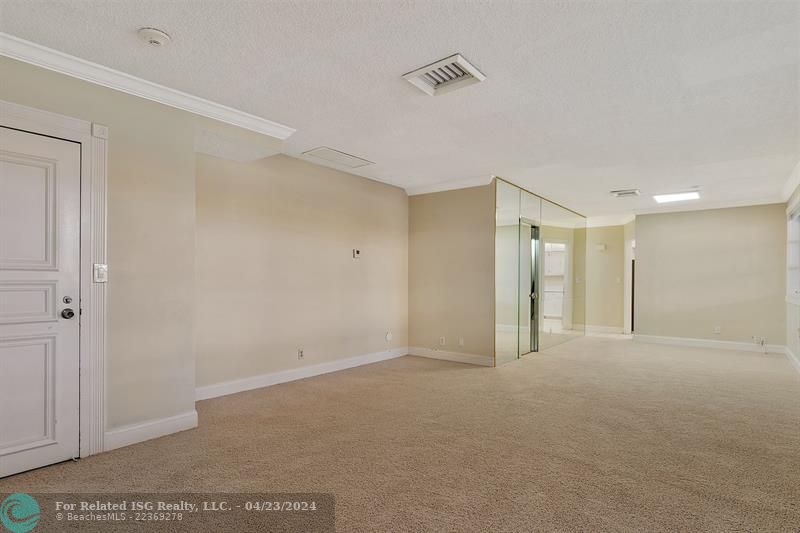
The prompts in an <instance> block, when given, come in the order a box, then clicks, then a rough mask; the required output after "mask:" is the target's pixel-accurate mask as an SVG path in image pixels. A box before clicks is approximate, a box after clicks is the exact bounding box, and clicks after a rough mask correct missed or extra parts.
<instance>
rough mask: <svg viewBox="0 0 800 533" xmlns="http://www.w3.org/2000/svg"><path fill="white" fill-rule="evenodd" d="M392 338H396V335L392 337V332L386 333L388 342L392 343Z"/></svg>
mask: <svg viewBox="0 0 800 533" xmlns="http://www.w3.org/2000/svg"><path fill="white" fill-rule="evenodd" d="M392 338H394V335H392V332H391V331H387V332H386V342H392Z"/></svg>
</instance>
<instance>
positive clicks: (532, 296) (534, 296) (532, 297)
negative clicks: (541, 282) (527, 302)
mask: <svg viewBox="0 0 800 533" xmlns="http://www.w3.org/2000/svg"><path fill="white" fill-rule="evenodd" d="M535 299H536V293H535V292H532V293H531V300H535Z"/></svg>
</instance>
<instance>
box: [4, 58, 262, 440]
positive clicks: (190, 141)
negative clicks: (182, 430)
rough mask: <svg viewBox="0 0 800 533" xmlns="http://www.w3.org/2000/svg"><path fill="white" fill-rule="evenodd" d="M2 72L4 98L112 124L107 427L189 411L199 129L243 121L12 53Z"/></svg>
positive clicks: (191, 406) (191, 401)
mask: <svg viewBox="0 0 800 533" xmlns="http://www.w3.org/2000/svg"><path fill="white" fill-rule="evenodd" d="M0 79H2V83H0V99H3V100H7V101H11V102H15V103H18V104H22V105H27V106H31V107H35V108H39V109H43V110H47V111H52V112H55V113H61V114H64V115H68V116H71V117H75V118H80V119H84V120H89V121H93V122H99V123H102V124H105V125H107V126H108V127H109V128H110V137H109V154H108V156H109V157H108V165H109V169H108V180H109V183H108V187H109V188H108V232H109V233H108V257H109V268H110V271H109V285H108V297H109V321H110V325H109V328H110V329H109V337H108V339H109V340H108V342H109V350H108V360H107V366H106V370H107V381H106V388H107V406H106V407H107V417H108V427H107V429H113V428H115V427H119V426H123V425H126V424H130V423H135V422H142V421H145V420H149V419H155V418H163V417H168V416H173V415H176V414H179V413H184V412H187V411H191V410H193V409H194V373H195V370H194V355H193V344H192V343H193V321H192V314H193V311H194V260H195V245H194V227H195V205H194V204H195V181H194V172H195V160H194V131H195V128H196V127H197V126H198V125H203V126H204V127H211V128H214V129H220V130H223V131H226V132H228V133H231V132H234V131H236V132H239V131H240V130H238V128H233V127H231V126H227V125H223V124H219V123H215V122H213V121H209V120H207V119H202V118H200V117H197V116H195V115H192V114H190V113H186V112H183V111H179V110H176V109H173V108H170V107H166V106H163V105H160V104H157V103H154V102H151V101H149V100H144V99H141V98H136V97H133V96H130V95H126V94H124V93H120V92H117V91H113V90H111V89H106V88H104V87H99V86H97V85H93V84H90V83H86V82H83V81H80V80H77V79H74V78H70V77H68V76H63V75H60V74H57V73H54V72H51V71H47V70H44V69H40V68H37V67H33V66H30V65H27V64H24V63H20V62H17V61H13V60H10V59H7V58H0ZM233 134H234V135H239V133H233ZM243 135H244V136H247V134H246V133H245V134H243Z"/></svg>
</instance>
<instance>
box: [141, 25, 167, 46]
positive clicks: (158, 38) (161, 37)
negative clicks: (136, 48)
mask: <svg viewBox="0 0 800 533" xmlns="http://www.w3.org/2000/svg"><path fill="white" fill-rule="evenodd" d="M137 33H138V34H139V38H140V39H141V40H143V41H144V42H146V43H147V44H149V45H150V46H166V45H168V44H169V43H170V41H172V37H170V36H169V34H168V33H167V32H165V31H161V30H159V29H158V28H139V31H138V32H137Z"/></svg>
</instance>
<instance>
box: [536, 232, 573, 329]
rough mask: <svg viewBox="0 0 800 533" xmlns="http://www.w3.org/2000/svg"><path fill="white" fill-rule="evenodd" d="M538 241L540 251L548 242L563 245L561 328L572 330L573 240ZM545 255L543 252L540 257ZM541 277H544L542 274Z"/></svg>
mask: <svg viewBox="0 0 800 533" xmlns="http://www.w3.org/2000/svg"><path fill="white" fill-rule="evenodd" d="M540 240H541V242H542V250H544V249H545V245H546V244H547V243H548V242H550V243H553V244H563V245H564V297H563V298H564V301H563V307H562V308H561V327H562V328H563V329H565V330H570V329H572V284H573V283H575V280H573V279H572V241H573V239H571V238H570V239H541V237H540ZM546 253H547V252H544V251H543V252H542V255H544V254H546ZM545 261H546V259H545ZM542 270H544V269H542ZM542 276H544V273H543V274H542ZM542 290H544V284H542ZM542 317H544V312H542Z"/></svg>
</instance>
